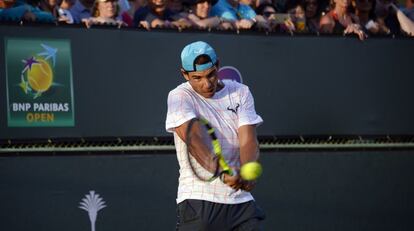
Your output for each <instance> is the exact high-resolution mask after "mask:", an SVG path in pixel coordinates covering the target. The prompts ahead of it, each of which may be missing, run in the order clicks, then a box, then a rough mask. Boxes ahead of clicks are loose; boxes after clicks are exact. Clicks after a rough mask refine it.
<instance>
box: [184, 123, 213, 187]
mask: <svg viewBox="0 0 414 231" xmlns="http://www.w3.org/2000/svg"><path fill="white" fill-rule="evenodd" d="M196 122H198V123H196ZM207 125H208V124H207ZM207 125H206V124H205V123H204V122H203V121H201V120H193V121H191V122H190V123H189V125H188V126H189V127H188V128H187V137H186V144H187V153H188V155H187V157H188V163H189V165H190V167H191V169H192V170H193V172H194V175H195V176H196V177H197V178H198V179H200V180H202V181H211V180H213V179H214V178H216V177H217V176H218V175H219V166H220V164H219V157H218V156H217V155H216V154H215V153H216V152H215V151H216V149H217V147H215V146H217V145H215V143H214V141H215V140H216V139H214V138H213V137H215V134H214V129H213V128H212V127H211V126H209V125H208V126H207ZM218 145H219V144H218ZM219 149H220V147H219Z"/></svg>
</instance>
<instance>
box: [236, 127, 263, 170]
mask: <svg viewBox="0 0 414 231" xmlns="http://www.w3.org/2000/svg"><path fill="white" fill-rule="evenodd" d="M238 132H239V143H240V165H243V164H245V163H247V162H251V161H257V160H258V159H259V142H258V141H257V134H256V125H243V126H241V127H240V128H239V129H238Z"/></svg>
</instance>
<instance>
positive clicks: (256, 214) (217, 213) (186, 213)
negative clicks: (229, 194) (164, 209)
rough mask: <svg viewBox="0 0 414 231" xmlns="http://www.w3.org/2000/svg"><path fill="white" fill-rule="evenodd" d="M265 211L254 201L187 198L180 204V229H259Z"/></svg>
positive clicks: (238, 230)
mask: <svg viewBox="0 0 414 231" xmlns="http://www.w3.org/2000/svg"><path fill="white" fill-rule="evenodd" d="M264 218H265V215H264V213H263V211H262V210H261V209H260V208H259V207H258V206H257V205H256V203H255V202H254V201H248V202H245V203H241V204H219V203H213V202H209V201H202V200H185V201H183V202H181V203H179V204H178V208H177V230H179V231H190V230H191V231H208V230H211V231H259V230H262V228H261V221H262V220H263V219H264Z"/></svg>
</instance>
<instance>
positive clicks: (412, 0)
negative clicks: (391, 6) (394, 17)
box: [401, 0, 414, 21]
mask: <svg viewBox="0 0 414 231" xmlns="http://www.w3.org/2000/svg"><path fill="white" fill-rule="evenodd" d="M401 11H402V12H403V13H404V14H405V15H407V17H408V18H409V19H411V21H414V0H405V8H402V9H401Z"/></svg>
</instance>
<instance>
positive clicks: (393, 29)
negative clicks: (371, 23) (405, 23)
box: [375, 0, 401, 35]
mask: <svg viewBox="0 0 414 231" xmlns="http://www.w3.org/2000/svg"><path fill="white" fill-rule="evenodd" d="M391 4H392V0H376V2H375V15H376V16H377V20H376V21H377V23H378V24H379V26H380V27H384V28H388V29H389V31H390V33H391V34H394V35H400V34H401V29H400V23H399V21H398V18H397V15H396V12H395V10H394V9H393V8H392V7H391Z"/></svg>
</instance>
